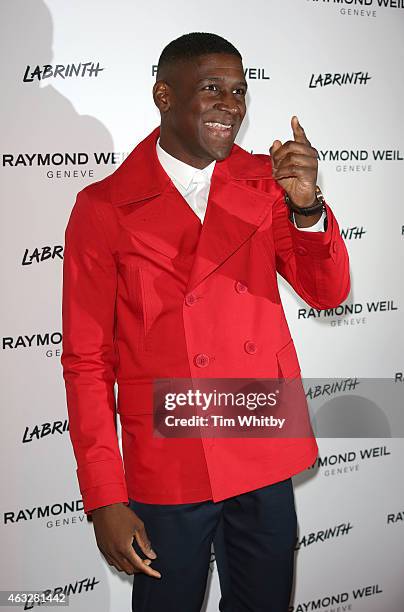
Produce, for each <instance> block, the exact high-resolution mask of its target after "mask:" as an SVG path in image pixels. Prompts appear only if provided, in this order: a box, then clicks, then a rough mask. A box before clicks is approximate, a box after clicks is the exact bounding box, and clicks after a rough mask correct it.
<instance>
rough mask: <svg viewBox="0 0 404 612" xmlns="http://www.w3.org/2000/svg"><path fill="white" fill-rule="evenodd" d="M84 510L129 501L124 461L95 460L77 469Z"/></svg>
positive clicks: (87, 510)
mask: <svg viewBox="0 0 404 612" xmlns="http://www.w3.org/2000/svg"><path fill="white" fill-rule="evenodd" d="M77 478H78V481H79V486H80V492H81V495H82V498H83V503H84V512H86V513H88V512H89V511H90V510H94V509H95V508H100V507H101V506H109V505H110V504H116V503H118V502H124V503H128V501H129V499H128V491H127V486H126V480H125V473H124V470H123V465H122V461H120V460H114V459H112V460H108V461H94V462H92V463H88V464H87V465H84V466H81V467H79V468H78V469H77Z"/></svg>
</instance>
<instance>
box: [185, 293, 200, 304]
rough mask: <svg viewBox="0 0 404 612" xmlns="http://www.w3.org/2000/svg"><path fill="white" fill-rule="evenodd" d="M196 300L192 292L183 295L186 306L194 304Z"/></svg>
mask: <svg viewBox="0 0 404 612" xmlns="http://www.w3.org/2000/svg"><path fill="white" fill-rule="evenodd" d="M196 300H197V297H196V295H194V294H193V293H188V295H186V296H185V303H186V305H187V306H192V304H195V302H196Z"/></svg>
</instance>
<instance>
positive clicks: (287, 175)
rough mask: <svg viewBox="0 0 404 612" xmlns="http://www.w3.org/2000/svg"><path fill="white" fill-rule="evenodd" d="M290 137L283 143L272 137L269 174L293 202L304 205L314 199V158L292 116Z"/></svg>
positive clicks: (308, 204) (314, 155)
mask: <svg viewBox="0 0 404 612" xmlns="http://www.w3.org/2000/svg"><path fill="white" fill-rule="evenodd" d="M291 125H292V130H293V137H294V140H288V141H287V142H285V143H284V144H282V142H281V141H280V140H275V141H274V143H273V145H272V147H271V148H270V150H269V152H270V155H271V159H272V175H273V177H274V179H275V180H276V181H277V183H279V185H280V186H281V187H282V188H283V189H284V190H285V191H286V193H287V194H288V196H289V198H290V199H291V200H292V202H293V204H295V205H296V206H299V207H301V208H304V207H306V206H311V205H312V204H314V202H315V188H316V184H317V171H318V160H317V155H318V153H317V151H316V149H314V148H313V147H312V146H311V144H310V142H309V140H308V138H307V136H306V134H305V132H304V129H303V128H302V126H301V125H300V123H299V120H298V118H297V117H296V116H293V117H292V121H291Z"/></svg>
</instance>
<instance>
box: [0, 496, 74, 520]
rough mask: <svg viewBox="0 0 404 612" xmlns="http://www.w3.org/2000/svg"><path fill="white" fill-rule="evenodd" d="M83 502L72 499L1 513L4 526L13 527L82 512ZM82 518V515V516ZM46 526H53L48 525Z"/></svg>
mask: <svg viewBox="0 0 404 612" xmlns="http://www.w3.org/2000/svg"><path fill="white" fill-rule="evenodd" d="M83 507H84V506H83V501H82V500H81V499H73V500H70V501H59V502H55V503H54V504H47V505H45V506H34V507H33V508H19V509H18V510H9V511H6V512H4V513H3V524H4V525H11V524H13V525H15V524H17V523H28V522H29V521H37V520H41V519H44V518H46V519H52V518H53V517H61V516H62V517H63V520H65V517H66V516H69V515H71V514H72V513H74V512H81V513H82V512H83ZM83 518H84V515H83ZM48 526H53V524H52V525H48Z"/></svg>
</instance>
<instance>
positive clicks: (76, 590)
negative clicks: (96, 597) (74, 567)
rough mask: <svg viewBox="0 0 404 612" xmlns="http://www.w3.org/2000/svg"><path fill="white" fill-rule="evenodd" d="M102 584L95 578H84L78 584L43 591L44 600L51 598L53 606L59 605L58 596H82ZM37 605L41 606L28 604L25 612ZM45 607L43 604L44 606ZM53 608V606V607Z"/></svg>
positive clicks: (73, 583) (33, 603)
mask: <svg viewBox="0 0 404 612" xmlns="http://www.w3.org/2000/svg"><path fill="white" fill-rule="evenodd" d="M97 584H100V581H99V580H96V579H95V578H94V577H93V578H83V579H82V580H76V582H69V584H65V586H63V587H54V588H53V589H46V590H45V591H42V595H43V599H44V601H45V602H46V597H49V598H50V600H51V601H52V598H53V601H54V603H53V605H56V603H57V596H58V595H59V596H61V595H65V596H66V597H69V596H70V595H80V594H81V593H87V592H88V591H93V590H94V587H95V586H96V585H97ZM35 605H37V606H40V605H41V603H39V602H38V603H35V602H32V603H31V602H30V603H26V604H25V606H24V610H32V608H33V607H34V606H35ZM42 605H43V604H42ZM59 605H61V604H59ZM52 607H53V606H52Z"/></svg>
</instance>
